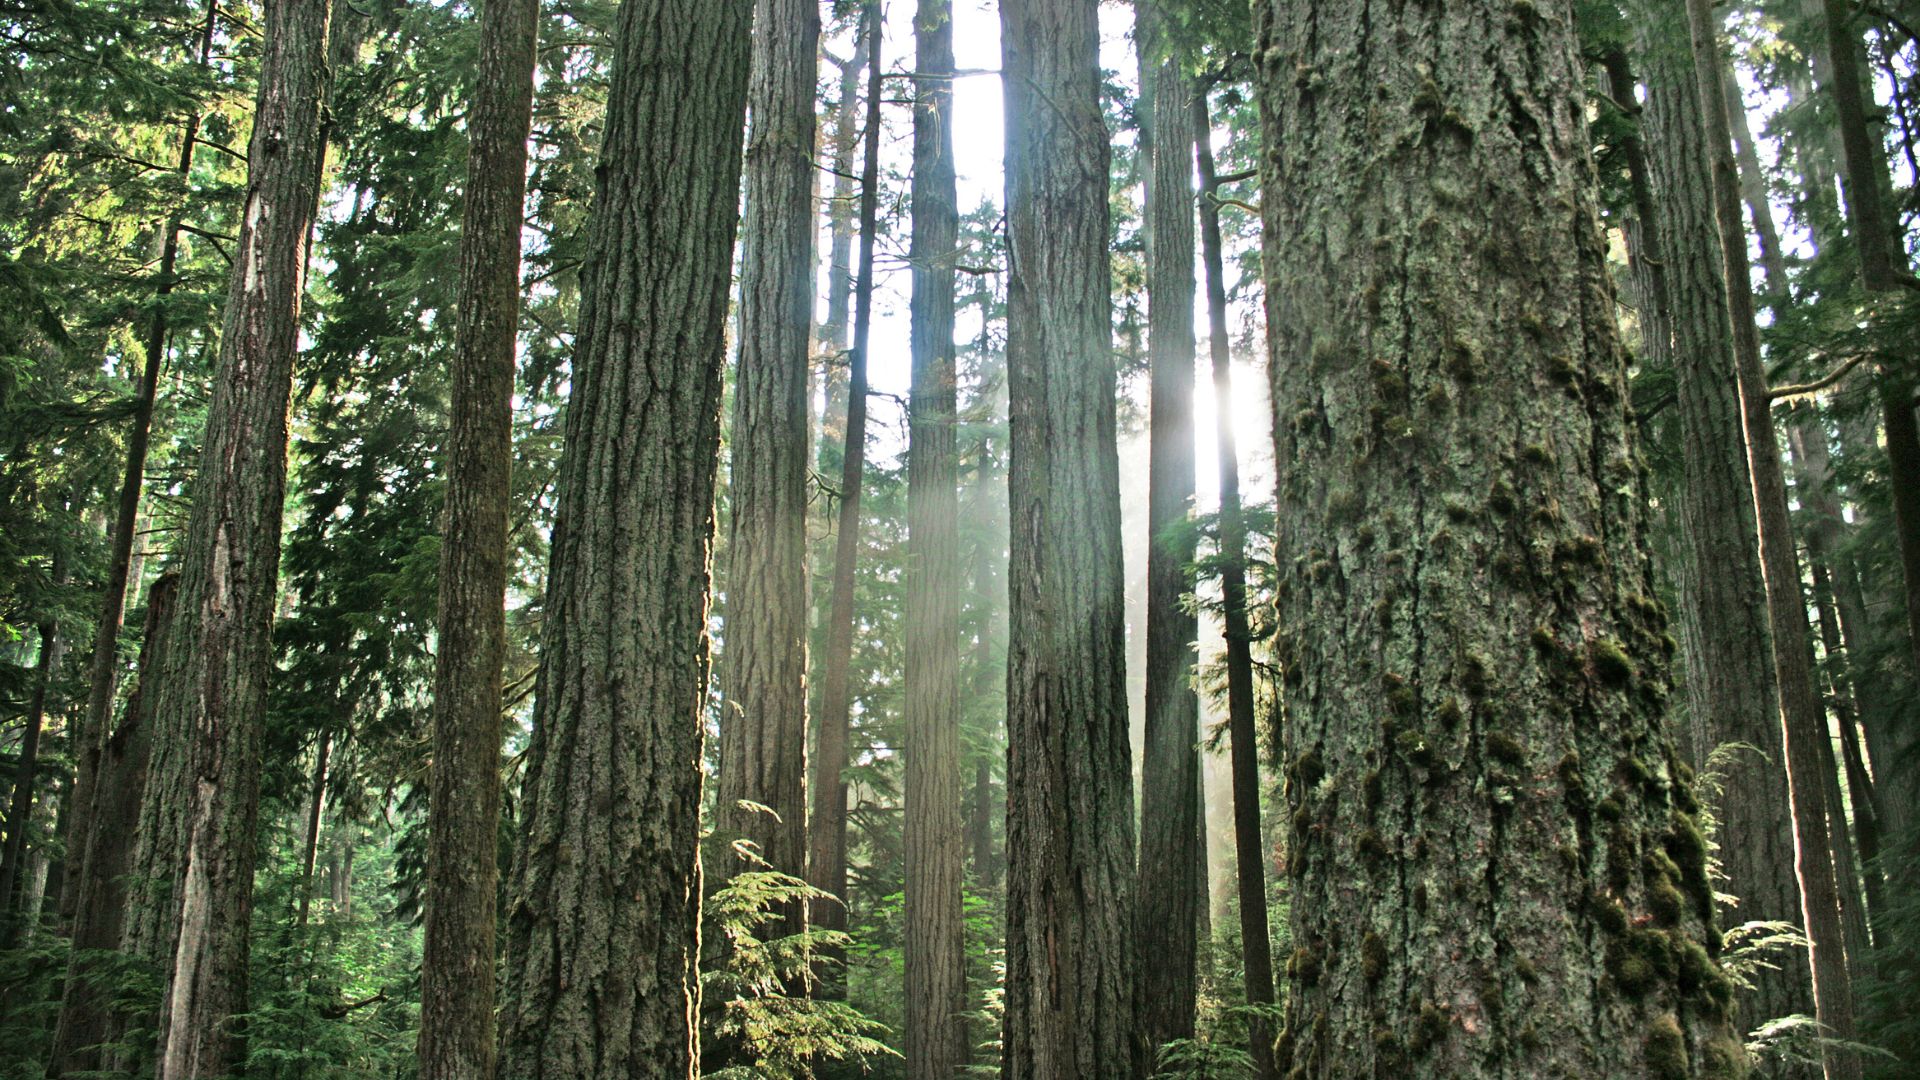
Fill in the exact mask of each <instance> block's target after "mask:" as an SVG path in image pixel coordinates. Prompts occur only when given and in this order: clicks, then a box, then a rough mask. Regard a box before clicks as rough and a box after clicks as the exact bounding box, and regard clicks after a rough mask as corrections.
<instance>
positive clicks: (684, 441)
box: [499, 0, 753, 1080]
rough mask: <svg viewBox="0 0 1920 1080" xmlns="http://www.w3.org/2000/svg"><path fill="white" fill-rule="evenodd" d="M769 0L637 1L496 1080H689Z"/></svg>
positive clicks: (512, 909)
mask: <svg viewBox="0 0 1920 1080" xmlns="http://www.w3.org/2000/svg"><path fill="white" fill-rule="evenodd" d="M752 13H753V4H752V0H628V2H627V3H626V4H624V5H622V6H621V8H620V14H619V23H618V28H617V31H616V36H615V44H614V50H613V51H614V55H613V62H612V67H613V82H612V85H611V87H610V88H609V91H608V99H607V100H608V105H607V120H606V132H605V135H604V137H603V141H602V143H601V150H600V165H599V183H598V191H597V195H596V201H595V204H594V217H593V224H592V226H591V232H590V235H589V239H588V249H587V251H588V253H587V268H586V276H585V280H584V282H583V288H582V295H581V311H580V329H579V335H578V337H577V339H576V341H575V348H574V355H573V394H572V397H571V398H570V400H569V402H568V406H567V431H566V451H565V457H564V460H563V462H562V464H561V475H560V489H559V490H560V505H559V511H558V514H557V517H556V519H555V524H554V534H553V561H552V567H551V570H550V571H549V574H548V585H547V601H546V627H545V634H544V640H543V643H542V649H541V661H540V682H539V692H538V694H537V696H536V699H535V703H534V722H533V742H532V744H531V745H530V747H529V748H528V756H527V773H526V778H525V780H524V781H523V782H522V788H521V790H522V799H523V802H524V811H523V816H522V819H521V822H520V835H519V842H518V844H517V848H516V851H515V853H514V859H513V871H512V875H511V886H510V889H509V896H510V898H511V899H510V900H509V902H508V910H507V913H506V935H507V946H506V957H507V960H506V980H507V982H506V988H505V992H504V993H503V994H502V995H501V1000H502V1001H503V1002H504V1003H505V1009H504V1010H503V1012H502V1015H501V1018H500V1033H501V1034H500V1067H499V1076H500V1077H501V1078H502V1080H532V1078H560V1077H566V1078H569V1080H613V1078H616V1077H618V1078H625V1077H630V1076H639V1075H647V1076H654V1077H683V1078H691V1077H693V1076H694V1075H695V1070H696V1068H697V1065H698V1061H699V1052H698V1042H699V1036H698V1031H697V1029H696V1027H695V1017H696V1016H697V1014H698V1006H699V994H700V989H699V983H698V977H697V973H696V971H695V961H696V958H697V957H698V955H699V937H700V932H699V922H700V856H699V838H700V757H701V730H702V723H703V718H704V716H705V712H706V709H705V705H706V690H707V673H708V649H709V643H708V638H707V612H708V600H709V588H710V583H711V577H710V570H709V565H710V560H711V556H712V545H713V506H714V481H715V475H714V471H715V462H716V460H717V457H718V453H719V441H720V415H719V414H720V387H721V371H722V366H723V364H724V361H725V347H726V346H725V341H726V317H727V293H728V284H729V281H728V279H729V277H730V268H731V265H732V253H733V241H734V233H735V229H736V227H737V226H738V224H739V216H738V210H737V206H738V198H739V180H740V152H741V149H740V134H741V128H742V125H743V124H744V123H745V119H746V101H747V70H748V58H749V45H750V40H751V36H752V33H751V31H752V28H751V17H752Z"/></svg>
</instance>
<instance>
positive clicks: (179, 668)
mask: <svg viewBox="0 0 1920 1080" xmlns="http://www.w3.org/2000/svg"><path fill="white" fill-rule="evenodd" d="M328 9H329V4H328V2H327V0H269V2H268V3H267V5H266V8H265V22H264V31H263V34H262V40H263V42H264V43H265V44H264V50H265V51H264V55H263V57H262V59H261V67H260V91H259V100H258V103H257V105H256V107H255V110H254V118H253V137H252V141H251V142H250V143H249V149H248V155H247V161H248V164H247V194H246V200H245V203H244V207H243V210H242V212H241V214H240V223H241V224H240V237H239V239H238V241H237V242H236V243H235V245H234V252H235V254H234V268H233V274H232V280H231V283H230V285H229V289H228V293H227V306H226V318H225V324H224V327H223V329H222V331H221V335H220V355H219V359H218V360H217V361H216V364H215V369H214V380H213V398H212V401H211V403H210V404H209V405H208V410H207V422H206V433H205V436H204V442H203V444H202V446H201V450H200V465H199V471H198V473H197V474H196V475H195V478H194V488H193V496H194V498H193V510H192V512H191V514H190V516H189V518H188V522H187V530H186V535H185V537H184V538H183V541H182V544H181V548H180V555H179V559H178V563H179V573H180V584H179V597H178V599H177V601H176V606H175V611H174V616H173V620H172V626H171V628H170V629H169V631H168V648H167V650H166V652H165V655H164V657H163V661H164V665H163V666H162V667H161V669H160V671H159V673H158V674H159V678H158V681H157V683H156V687H155V689H156V691H157V696H156V699H155V703H154V717H153V747H154V753H153V761H152V766H151V774H150V778H149V781H148V784H147V789H146V792H145V797H144V800H143V803H142V806H141V811H140V826H139V840H138V843H137V846H136V848H135V851H134V856H133V860H132V864H131V866H130V867H129V873H130V874H131V876H132V877H133V878H134V879H135V880H140V881H148V882H154V883H156V887H154V888H153V889H151V890H150V891H147V892H144V893H142V894H141V895H140V896H138V897H136V898H135V902H134V906H133V907H132V909H131V910H130V911H129V912H128V916H129V917H128V920H127V925H126V928H125V939H126V945H127V950H128V951H129V952H131V953H133V954H134V955H135V956H138V957H140V958H141V959H144V960H146V961H148V962H150V963H153V964H155V965H156V966H157V967H158V968H159V971H160V975H161V981H162V993H161V997H160V1007H159V1017H158V1023H157V1030H158V1042H157V1053H158V1069H157V1073H158V1075H159V1076H160V1077H162V1078H163V1080H187V1078H190V1077H213V1076H223V1075H225V1074H226V1073H227V1072H228V1070H229V1069H231V1068H233V1067H234V1066H235V1065H237V1064H238V1062H239V1061H240V1059H241V1056H242V1052H243V1040H244V1031H243V1030H242V1027H241V1024H240V1020H239V1017H240V1016H241V1015H242V1014H244V1013H245V1012H246V1011H247V928H248V917H249V915H250V913H251V910H252V906H253V864H254V845H255V833H256V820H257V818H258V815H259V802H260V772H261V766H262V762H261V758H260V754H261V737H262V727H263V714H264V712H265V710H266V692H267V680H268V679H269V677H270V676H271V674H272V670H273V651H272V626H273V609H274V601H275V598H276V596H277V587H276V583H277V581H278V574H279V567H280V512H281V504H282V502H283V500H284V496H285V491H286V464H287V462H286V452H287V407H288V398H289V394H290V392H291V389H292V379H293V364H294V358H295V354H296V353H297V351H298V349H299V330H300V302H301V298H302V292H303V288H304V284H305V277H306V242H307V230H308V227H309V226H310V224H311V223H312V221H313V218H314V214H315V211H316V210H317V207H318V202H319V186H320V163H321V159H322V156H323V149H324V144H323V142H322V140H321V138H320V113H321V104H322V102H323V101H324V99H325V93H326V82H327V65H326V43H327V19H328V13H329V11H328Z"/></svg>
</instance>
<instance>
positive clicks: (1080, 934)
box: [1000, 0, 1147, 1080]
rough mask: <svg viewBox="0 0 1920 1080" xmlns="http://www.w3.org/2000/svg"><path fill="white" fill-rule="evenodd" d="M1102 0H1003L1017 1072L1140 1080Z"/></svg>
mask: <svg viewBox="0 0 1920 1080" xmlns="http://www.w3.org/2000/svg"><path fill="white" fill-rule="evenodd" d="M1097 7H1098V5H1097V3H1096V2H1095V0H1004V2H1003V3H1002V4H1001V5H1000V20H1001V28H1002V37H1001V42H1002V51H1003V56H1004V60H1003V64H1002V66H1003V70H1004V72H1005V75H1004V79H1005V83H1006V111H1007V117H1006V132H1007V150H1006V167H1007V226H1008V228H1007V241H1008V256H1009V263H1010V265H1011V267H1012V276H1011V282H1010V286H1009V291H1008V319H1007V370H1008V378H1009V388H1010V402H1011V430H1012V466H1011V470H1010V473H1009V476H1008V491H1009V496H1010V499H1011V504H1012V509H1011V519H1012V523H1013V525H1012V542H1011V545H1010V550H1011V562H1010V564H1009V571H1008V579H1009V588H1008V602H1009V610H1010V614H1011V624H1010V627H1009V633H1010V639H1009V645H1008V657H1007V864H1008V869H1007V968H1006V972H1007V974H1006V987H1007V994H1006V1017H1005V1022H1004V1025H1003V1034H1002V1039H1001V1045H1002V1053H1003V1055H1004V1056H1003V1059H1002V1061H1003V1065H1002V1075H1003V1076H1005V1077H1006V1078H1007V1080H1095V1078H1099V1080H1121V1078H1128V1077H1137V1076H1141V1075H1144V1073H1145V1070H1146V1066H1147V1060H1146V1058H1147V1054H1146V1046H1145V1043H1144V1040H1143V1039H1142V1038H1141V1035H1142V1031H1141V1029H1140V1027H1139V1025H1138V1024H1136V1023H1135V1022H1134V1007H1135V998H1134V987H1133V983H1134V962H1133V934H1132V929H1133V926H1132V924H1133V877H1134V873H1135V869H1134V832H1133V783H1132V779H1131V775H1130V773H1131V766H1132V760H1131V759H1132V754H1131V751H1130V749H1129V748H1128V745H1127V723H1128V721H1127V702H1126V671H1125V664H1126V660H1125V658H1126V638H1125V628H1124V610H1125V598H1124V596H1123V587H1124V582H1125V577H1124V575H1123V571H1122V567H1121V554H1120V481H1119V457H1118V453H1117V451H1116V447H1115V436H1114V423H1115V419H1114V395H1115V371H1114V360H1113V351H1112V347H1111V345H1110V335H1111V326H1110V306H1111V301H1110V299H1109V294H1108V285H1109V281H1108V278H1109V273H1110V271H1109V266H1108V258H1107V169H1108V158H1109V151H1108V145H1107V131H1106V126H1105V124H1104V123H1103V122H1102V117H1101V112H1100V67H1099V56H1098V52H1099V26H1098V18H1097V16H1098V11H1097Z"/></svg>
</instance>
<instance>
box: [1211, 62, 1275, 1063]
mask: <svg viewBox="0 0 1920 1080" xmlns="http://www.w3.org/2000/svg"><path fill="white" fill-rule="evenodd" d="M1193 110H1194V120H1195V127H1194V136H1195V138H1196V139H1197V140H1198V141H1197V142H1196V144H1195V145H1196V146H1197V148H1198V150H1199V155H1200V186H1201V190H1202V192H1203V194H1202V196H1201V202H1200V249H1201V254H1202V256H1203V258H1204V259H1205V261H1206V269H1207V336H1208V342H1209V346H1210V348H1211V358H1212V360H1213V403H1214V431H1215V435H1214V440H1215V445H1214V455H1215V457H1216V459H1217V461H1218V463H1219V464H1218V467H1219V471H1220V593H1221V600H1222V601H1223V604H1222V608H1223V612H1224V614H1223V617H1222V620H1221V621H1222V624H1223V625H1222V628H1221V629H1222V631H1223V634H1222V636H1223V637H1224V638H1225V639H1226V644H1227V741H1228V744H1229V745H1228V757H1229V767H1230V768H1231V770H1232V772H1231V776H1232V784H1233V847H1234V861H1235V867H1236V869H1235V874H1234V877H1235V881H1236V885H1237V887H1238V890H1239V891H1238V894H1237V895H1238V899H1239V907H1240V953H1241V968H1242V973H1243V976H1244V988H1245V991H1246V996H1247V1003H1248V1004H1250V1005H1255V1006H1266V1005H1272V1004H1273V937H1272V931H1271V929H1270V927H1269V925H1268V921H1267V853H1266V848H1267V844H1266V832H1265V830H1264V829H1263V828H1262V827H1261V824H1260V786H1261V785H1260V739H1259V733H1258V731H1257V729H1256V728H1255V717H1254V707H1253V705H1254V702H1253V630H1252V627H1251V626H1250V625H1249V622H1248V614H1247V524H1246V516H1245V514H1244V513H1243V511H1242V509H1241V505H1240V445H1239V438H1238V435H1237V433H1236V432H1235V430H1234V425H1233V348H1232V345H1231V343H1230V341H1229V339H1228V336H1227V274H1226V266H1225V263H1224V261H1223V258H1222V253H1221V249H1222V245H1221V242H1220V204H1219V203H1218V202H1216V201H1214V196H1215V195H1216V192H1215V190H1214V189H1215V188H1216V187H1217V186H1218V185H1217V181H1218V172H1217V170H1216V169H1215V168H1214V164H1213V120H1212V117H1211V116H1210V115H1209V110H1208V108H1207V99H1206V97H1205V96H1204V95H1200V96H1196V98H1195V100H1194V104H1193ZM1247 1028H1248V1035H1249V1037H1250V1038H1251V1040H1252V1046H1251V1048H1250V1049H1251V1051H1252V1053H1253V1060H1254V1067H1255V1071H1256V1072H1257V1073H1258V1074H1259V1075H1260V1076H1262V1077H1267V1076H1272V1075H1274V1061H1273V1032H1272V1030H1271V1028H1270V1027H1269V1025H1268V1024H1267V1023H1266V1022H1265V1021H1264V1020H1261V1019H1260V1018H1259V1017H1258V1016H1255V1017H1254V1018H1253V1019H1251V1020H1250V1021H1249V1022H1248V1025H1247Z"/></svg>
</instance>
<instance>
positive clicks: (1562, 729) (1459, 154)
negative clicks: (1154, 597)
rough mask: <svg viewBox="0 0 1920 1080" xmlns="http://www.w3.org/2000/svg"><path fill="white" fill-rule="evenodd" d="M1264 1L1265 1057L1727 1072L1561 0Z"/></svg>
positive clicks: (1734, 1045) (1472, 1071) (1344, 1071)
mask: <svg viewBox="0 0 1920 1080" xmlns="http://www.w3.org/2000/svg"><path fill="white" fill-rule="evenodd" d="M1255 12H1256V14H1257V16H1258V17H1259V24H1260V37H1259V41H1260V46H1261V48H1260V51H1259V52H1257V53H1256V56H1258V57H1259V58H1260V64H1259V71H1258V75H1259V83H1258V87H1259V96H1260V101H1261V107H1262V115H1263V129H1264V132H1265V140H1264V142H1265V151H1264V153H1265V155H1266V157H1265V159H1264V166H1263V170H1262V172H1263V176H1262V188H1263V189H1264V190H1265V191H1266V192H1267V196H1266V198H1265V199H1264V200H1262V202H1263V208H1264V215H1265V219H1266V220H1265V225H1266V236H1267V237H1268V240H1267V247H1266V253H1265V256H1264V266H1265V268H1266V274H1267V301H1268V309H1269V315H1268V319H1267V326H1268V333H1269V338H1270V342H1271V355H1272V363H1273V370H1272V380H1273V401H1274V404H1275V413H1276V415H1275V432H1276V461H1277V462H1279V465H1280V474H1279V477H1278V510H1277V512H1278V529H1279V539H1280V543H1281V545H1282V547H1281V551H1280V555H1279V565H1280V567H1281V572H1280V580H1279V582H1278V589H1279V595H1280V602H1279V612H1278V616H1279V623H1280V627H1281V630H1280V637H1279V641H1278V646H1279V653H1280V662H1281V664H1282V670H1283V673H1284V679H1285V683H1286V686H1287V726H1286V729H1285V738H1284V758H1285V761H1286V772H1287V787H1286V800H1287V804H1288V807H1289V809H1290V810H1291V812H1292V832H1291V837H1292V838H1291V841H1290V844H1289V849H1288V867H1289V871H1290V873H1291V874H1292V875H1293V878H1294V890H1293V903H1292V913H1293V914H1292V921H1293V940H1294V942H1295V944H1296V949H1295V951H1294V954H1293V956H1292V958H1291V959H1290V960H1289V962H1288V965H1287V967H1288V975H1289V978H1290V980H1291V982H1292V992H1291V993H1290V994H1289V995H1288V998H1287V1006H1286V1009H1287V1020H1288V1029H1287V1034H1286V1035H1285V1036H1283V1037H1282V1040H1281V1044H1282V1051H1283V1052H1282V1054H1281V1055H1280V1056H1281V1058H1282V1061H1281V1064H1282V1067H1287V1066H1288V1065H1291V1067H1292V1068H1294V1069H1296V1070H1299V1072H1300V1074H1301V1075H1304V1076H1320V1075H1369V1074H1377V1075H1393V1076H1400V1077H1410V1078H1420V1077H1441V1076H1464V1075H1501V1076H1550V1075H1569V1076H1572V1075H1579V1076H1628V1075H1636V1076H1637V1075H1647V1076H1657V1077H1663V1078H1672V1080H1683V1078H1686V1077H1693V1076H1723V1075H1736V1074H1738V1072H1739V1071H1741V1069H1742V1068H1743V1062H1742V1057H1743V1053H1744V1052H1743V1050H1742V1048H1741V1045H1740V1043H1739V1041H1738V1039H1737V1038H1736V1037H1735V1033H1734V1030H1733V1028H1732V1026H1731V1024H1730V1022H1729V1017H1730V1012H1731V1010H1730V1004H1731V1002H1730V998H1731V986H1730V984H1729V982H1728V981H1727V979H1726V978H1725V976H1724V975H1723V974H1722V973H1721V972H1720V971H1719V969H1718V967H1717V965H1716V964H1715V962H1714V961H1713V959H1712V958H1711V957H1712V953H1711V950H1712V949H1713V948H1715V947H1716V946H1717V944H1718V936H1717V935H1716V934H1715V933H1714V932H1713V929H1712V919H1713V894H1712V888H1711V885H1710V882H1709V880H1708V877H1707V869H1706V851H1705V847H1706V845H1705V843H1704V841H1703V839H1702V837H1701V835H1700V832H1699V828H1698V825H1697V824H1696V822H1695V819H1694V816H1693V814H1694V811H1695V810H1696V809H1697V808H1696V806H1695V804H1694V803H1693V800H1692V796H1691V793H1690V791H1689V786H1688V783H1687V780H1686V779H1685V769H1684V766H1682V764H1681V763H1680V760H1679V756H1678V755H1677V754H1676V752H1675V751H1674V748H1673V745H1672V743H1671V741H1670V739H1669V737H1668V734H1667V732H1666V730H1665V723H1664V719H1665V712H1666V709H1665V698H1666V694H1667V678H1666V671H1667V665H1668V662H1669V648H1668V646H1667V644H1666V643H1665V642H1664V641H1663V632H1664V629H1665V627H1664V619H1663V617H1662V616H1661V614H1660V612H1659V609H1658V607H1657V605H1656V604H1654V603H1653V602H1652V601H1651V600H1649V599H1647V597H1648V596H1650V595H1651V592H1652V573H1651V569H1650V564H1649V559H1648V554H1647V547H1646V537H1645V533H1646V521H1645V515H1646V510H1645V499H1644V481H1643V480H1642V478H1641V477H1640V475H1639V466H1638V462H1637V460H1636V458H1635V455H1634V446H1633V438H1632V424H1631V421H1630V418H1629V415H1628V406H1627V403H1626V401H1625V363H1624V355H1623V351H1622V349H1621V348H1620V345H1619V342H1618V340H1617V338H1616V330H1615V326H1614V308H1613V298H1612V296H1611V290H1610V288H1609V286H1608V284H1607V281H1608V271H1607V265H1606V248H1605V246H1604V243H1603V242H1602V239H1601V235H1600V230H1599V229H1598V227H1597V225H1596V221H1595V192H1594V190H1593V174H1592V170H1591V166H1590V165H1589V163H1588V157H1587V138H1588V136H1587V125H1586V111H1585V102H1584V100H1583V95H1582V73H1581V70H1580V67H1579V63H1578V58H1577V52H1576V48H1575V41H1574V33H1573V23H1572V19H1571V17H1570V12H1569V5H1567V4H1562V3H1554V4H1526V5H1517V6H1516V5H1514V4H1511V3H1507V2H1505V0H1472V2H1464V3H1454V4H1446V5H1440V6H1431V5H1427V6H1423V5H1399V4H1383V3H1374V2H1367V3H1358V4H1342V5H1332V4H1324V3H1318V2H1314V0H1260V2H1259V3H1257V4H1256V5H1255ZM1438 942H1444V943H1448V944H1447V947H1444V948H1439V947H1436V946H1435V944H1434V943H1438Z"/></svg>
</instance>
